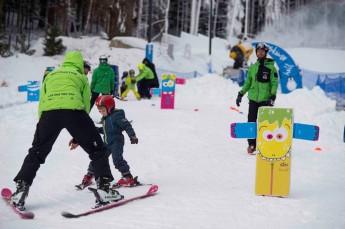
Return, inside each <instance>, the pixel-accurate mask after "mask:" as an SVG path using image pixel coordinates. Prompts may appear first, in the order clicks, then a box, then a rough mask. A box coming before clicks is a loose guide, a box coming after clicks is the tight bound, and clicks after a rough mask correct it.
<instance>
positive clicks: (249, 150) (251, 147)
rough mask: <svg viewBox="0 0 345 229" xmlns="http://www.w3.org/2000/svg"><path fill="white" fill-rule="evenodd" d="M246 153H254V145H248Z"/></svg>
mask: <svg viewBox="0 0 345 229" xmlns="http://www.w3.org/2000/svg"><path fill="white" fill-rule="evenodd" d="M247 153H248V154H250V155H255V146H254V145H249V146H248V148H247Z"/></svg>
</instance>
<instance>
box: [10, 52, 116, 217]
mask: <svg viewBox="0 0 345 229" xmlns="http://www.w3.org/2000/svg"><path fill="white" fill-rule="evenodd" d="M40 92H41V93H40V101H39V121H38V123H37V125H36V131H35V135H34V140H33V142H32V146H31V148H30V149H29V152H28V154H27V156H26V157H25V159H24V162H23V164H22V166H21V168H20V170H19V172H18V174H17V175H16V177H15V178H14V181H15V182H16V187H17V189H16V191H15V192H14V194H13V195H12V197H11V204H12V205H14V206H15V207H16V208H17V209H19V210H25V206H24V204H25V199H26V198H27V196H28V193H29V188H30V186H31V185H32V183H33V181H34V178H35V177H36V173H37V171H38V170H39V168H40V166H41V165H42V164H44V163H45V161H46V158H47V156H48V154H49V153H50V152H51V150H52V147H53V145H54V142H55V141H56V139H57V138H58V136H59V135H60V132H61V130H62V129H64V128H66V129H67V131H68V132H69V133H70V134H71V135H72V137H73V139H74V140H75V141H76V142H77V143H78V144H79V145H80V146H81V147H82V148H83V149H84V150H85V151H86V153H87V154H88V155H89V158H90V159H91V164H92V166H93V168H95V178H96V180H97V192H100V193H102V194H103V195H100V196H101V198H103V199H102V201H103V200H104V201H111V200H113V199H116V198H118V196H117V195H118V193H114V192H113V191H112V190H110V188H109V187H110V182H111V181H112V180H113V176H112V174H111V170H110V167H109V161H108V157H107V153H106V148H105V146H104V143H103V141H102V138H101V136H100V135H99V133H98V131H97V129H96V127H95V124H94V123H93V121H92V119H91V118H90V116H89V114H88V113H89V109H90V86H89V83H88V80H87V77H85V75H84V63H83V57H82V55H81V53H80V52H78V51H70V52H68V53H67V54H66V56H65V58H64V61H63V63H62V65H61V67H59V68H57V69H55V70H54V71H52V72H50V73H49V74H48V75H47V76H46V78H45V80H44V81H43V84H42V86H41V90H40ZM76 163H77V162H76ZM48 164H49V163H48ZM60 169H62V168H60ZM63 169H67V168H63ZM56 171H57V172H58V170H56ZM41 175H42V174H41ZM37 189H39V186H38V188H37ZM38 191H39V190H38ZM41 192H43V190H41ZM43 196H49V193H46V194H44V195H43Z"/></svg>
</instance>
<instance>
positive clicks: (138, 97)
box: [131, 88, 140, 99]
mask: <svg viewBox="0 0 345 229" xmlns="http://www.w3.org/2000/svg"><path fill="white" fill-rule="evenodd" d="M131 91H132V92H133V94H134V96H135V98H137V99H140V95H139V93H138V91H137V90H136V89H135V88H133V89H131Z"/></svg>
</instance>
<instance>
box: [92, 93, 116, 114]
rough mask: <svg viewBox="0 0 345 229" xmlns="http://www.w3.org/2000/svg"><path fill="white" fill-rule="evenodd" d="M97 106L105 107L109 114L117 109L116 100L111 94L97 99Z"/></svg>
mask: <svg viewBox="0 0 345 229" xmlns="http://www.w3.org/2000/svg"><path fill="white" fill-rule="evenodd" d="M96 106H97V107H105V108H106V109H107V112H108V114H109V113H110V112H111V111H112V110H114V109H115V100H114V98H113V96H111V95H101V96H99V97H98V98H97V99H96Z"/></svg>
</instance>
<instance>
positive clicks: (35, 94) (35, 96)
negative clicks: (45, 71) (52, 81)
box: [18, 81, 40, 102]
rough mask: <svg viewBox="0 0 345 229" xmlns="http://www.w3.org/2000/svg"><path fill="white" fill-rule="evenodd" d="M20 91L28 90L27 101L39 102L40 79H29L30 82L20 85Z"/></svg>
mask: <svg viewBox="0 0 345 229" xmlns="http://www.w3.org/2000/svg"><path fill="white" fill-rule="evenodd" d="M18 91H19V92H27V97H26V100H27V102H37V101H39V100H40V81H28V84H26V85H20V86H18Z"/></svg>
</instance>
